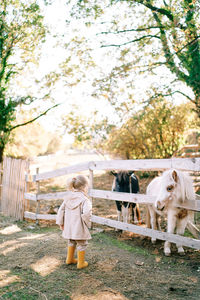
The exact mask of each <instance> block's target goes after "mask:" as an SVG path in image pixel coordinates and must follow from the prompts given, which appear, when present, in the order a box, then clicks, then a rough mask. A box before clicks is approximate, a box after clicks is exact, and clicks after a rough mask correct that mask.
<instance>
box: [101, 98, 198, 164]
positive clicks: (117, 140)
mask: <svg viewBox="0 0 200 300" xmlns="http://www.w3.org/2000/svg"><path fill="white" fill-rule="evenodd" d="M190 109H191V107H188V104H181V105H178V106H177V105H172V104H171V103H170V102H168V101H166V100H165V99H159V100H158V99H157V100H154V101H153V102H152V103H151V105H150V106H148V107H147V108H146V109H145V110H141V111H139V112H138V113H137V114H136V115H133V116H132V117H131V118H129V119H128V120H127V121H126V122H125V123H124V124H123V125H122V126H121V127H120V128H115V129H114V130H113V131H111V133H110V135H109V137H108V138H107V140H106V143H105V145H104V147H105V149H107V151H109V153H111V154H112V155H114V156H120V157H122V158H125V159H136V158H137V159H138V158H169V157H171V156H172V155H173V154H174V153H175V152H176V151H177V150H178V149H179V148H180V147H181V146H182V145H184V142H185V140H186V138H187V134H188V130H189V129H192V128H195V126H196V122H195V121H196V114H195V113H191V112H189V110H190Z"/></svg>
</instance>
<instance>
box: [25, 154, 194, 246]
mask: <svg viewBox="0 0 200 300" xmlns="http://www.w3.org/2000/svg"><path fill="white" fill-rule="evenodd" d="M170 168H176V169H179V170H182V171H192V172H200V158H185V159H184V158H171V159H147V160H111V161H92V162H88V163H83V164H77V165H74V166H70V167H66V168H62V169H58V170H55V171H52V172H45V173H42V174H34V175H31V176H30V175H29V176H27V177H26V181H27V182H28V181H33V182H38V183H39V181H42V180H46V179H49V178H53V177H57V176H62V175H66V174H73V173H79V172H82V171H89V178H90V189H89V196H90V197H91V198H101V199H107V200H122V201H127V202H133V203H139V204H144V205H145V204H151V203H153V202H154V197H152V196H147V195H144V194H129V193H117V192H111V191H105V190H97V189H94V188H93V176H94V172H95V171H98V170H114V169H115V170H135V171H136V170H137V171H141V170H145V171H155V170H156V171H164V170H166V169H170ZM38 190H39V189H38ZM67 193H68V192H56V193H48V194H41V193H37V194H32V193H25V194H24V197H25V199H27V200H30V201H35V202H39V201H41V200H58V199H63V198H64V196H65V195H66V194H67ZM178 207H182V208H186V209H189V210H193V211H200V198H199V196H198V195H197V196H196V200H195V201H187V202H186V203H184V204H183V205H179V206H178ZM24 217H25V218H29V219H33V220H39V219H40V220H55V218H56V215H47V214H43V215H42V214H40V213H39V211H37V213H32V212H28V211H26V212H25V213H24ZM92 222H94V223H97V224H101V225H107V226H110V227H114V228H118V229H122V230H128V231H130V232H134V233H138V234H141V235H145V236H150V237H154V238H157V239H161V240H169V241H170V242H174V243H176V242H180V241H181V243H182V245H183V246H188V247H191V248H194V249H200V240H198V239H191V238H187V237H182V236H179V235H177V234H169V233H166V232H160V231H157V230H153V229H149V228H143V227H141V226H137V225H132V224H126V223H123V222H119V221H115V220H111V219H106V218H103V217H99V216H95V215H92ZM190 225H191V226H190V228H192V231H191V232H195V233H197V234H196V236H198V235H199V231H198V229H197V228H195V226H194V225H192V224H190Z"/></svg>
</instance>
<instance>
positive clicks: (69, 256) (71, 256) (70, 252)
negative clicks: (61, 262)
mask: <svg viewBox="0 0 200 300" xmlns="http://www.w3.org/2000/svg"><path fill="white" fill-rule="evenodd" d="M74 252H75V247H74V246H68V248H67V258H66V264H67V265H70V264H76V263H77V259H76V258H74Z"/></svg>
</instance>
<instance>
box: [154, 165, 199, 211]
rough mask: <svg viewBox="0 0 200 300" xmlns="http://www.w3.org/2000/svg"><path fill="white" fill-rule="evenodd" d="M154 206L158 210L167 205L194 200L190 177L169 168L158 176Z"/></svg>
mask: <svg viewBox="0 0 200 300" xmlns="http://www.w3.org/2000/svg"><path fill="white" fill-rule="evenodd" d="M157 188H158V191H157V192H158V194H157V197H156V202H155V206H156V209H158V210H163V209H165V208H166V207H167V206H168V205H173V204H177V203H180V204H181V203H183V202H185V201H186V200H194V199H195V192H194V188H193V182H192V180H191V178H190V177H189V176H188V175H187V174H186V173H183V172H181V171H178V170H175V169H170V170H167V171H165V172H164V173H163V174H162V176H161V177H160V181H159V186H157Z"/></svg>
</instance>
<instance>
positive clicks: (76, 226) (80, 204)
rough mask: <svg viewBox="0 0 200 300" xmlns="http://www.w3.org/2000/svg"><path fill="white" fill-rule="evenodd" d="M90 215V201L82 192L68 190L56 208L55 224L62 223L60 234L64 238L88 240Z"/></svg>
mask: <svg viewBox="0 0 200 300" xmlns="http://www.w3.org/2000/svg"><path fill="white" fill-rule="evenodd" d="M91 215H92V204H91V201H90V200H89V199H88V198H87V197H86V196H85V195H84V194H83V193H82V192H78V191H74V192H72V191H70V192H69V193H68V194H67V196H65V198H64V201H63V203H62V205H61V206H60V208H59V210H58V213H57V216H56V224H58V225H63V224H64V230H63V233H62V236H63V237H64V238H65V239H71V240H89V239H91V235H90V232H89V230H88V228H90V227H91Z"/></svg>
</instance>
